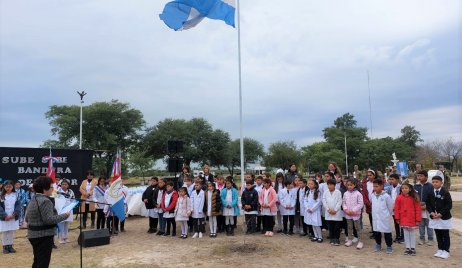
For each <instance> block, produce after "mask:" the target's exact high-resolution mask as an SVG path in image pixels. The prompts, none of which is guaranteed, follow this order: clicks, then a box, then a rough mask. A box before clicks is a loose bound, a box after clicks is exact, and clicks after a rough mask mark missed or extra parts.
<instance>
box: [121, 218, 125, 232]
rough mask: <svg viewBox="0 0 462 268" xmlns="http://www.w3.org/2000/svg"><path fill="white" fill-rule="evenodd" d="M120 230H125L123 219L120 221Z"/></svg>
mask: <svg viewBox="0 0 462 268" xmlns="http://www.w3.org/2000/svg"><path fill="white" fill-rule="evenodd" d="M120 230H121V231H124V230H125V220H123V221H120Z"/></svg>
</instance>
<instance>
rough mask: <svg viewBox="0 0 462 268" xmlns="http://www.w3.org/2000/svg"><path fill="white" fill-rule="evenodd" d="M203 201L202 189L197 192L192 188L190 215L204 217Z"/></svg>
mask: <svg viewBox="0 0 462 268" xmlns="http://www.w3.org/2000/svg"><path fill="white" fill-rule="evenodd" d="M204 202H205V195H204V191H203V190H200V192H199V194H197V191H196V190H193V191H192V193H191V197H190V204H191V211H192V213H191V217H193V218H196V219H199V218H205V214H204V211H203V210H204Z"/></svg>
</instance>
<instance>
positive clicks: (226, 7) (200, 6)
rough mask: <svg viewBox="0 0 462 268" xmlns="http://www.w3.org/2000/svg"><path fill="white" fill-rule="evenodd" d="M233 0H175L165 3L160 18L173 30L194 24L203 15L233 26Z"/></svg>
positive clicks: (184, 28) (234, 4) (190, 26)
mask: <svg viewBox="0 0 462 268" xmlns="http://www.w3.org/2000/svg"><path fill="white" fill-rule="evenodd" d="M235 11H236V1H235V0H176V1H172V2H169V3H167V4H166V5H165V7H164V11H163V12H162V14H160V15H159V17H160V19H161V20H163V21H164V23H165V24H167V26H168V27H170V28H172V29H173V30H175V31H178V30H180V31H181V30H187V29H190V28H192V27H194V26H196V25H197V24H198V23H199V22H201V21H202V20H203V19H204V18H205V17H207V18H209V19H214V20H222V21H224V22H225V23H226V24H228V25H231V26H233V27H235V25H234V13H235Z"/></svg>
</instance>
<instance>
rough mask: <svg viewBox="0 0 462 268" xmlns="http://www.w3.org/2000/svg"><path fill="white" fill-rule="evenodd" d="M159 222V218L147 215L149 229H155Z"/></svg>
mask: <svg viewBox="0 0 462 268" xmlns="http://www.w3.org/2000/svg"><path fill="white" fill-rule="evenodd" d="M158 222H159V218H151V217H149V230H157V223H158Z"/></svg>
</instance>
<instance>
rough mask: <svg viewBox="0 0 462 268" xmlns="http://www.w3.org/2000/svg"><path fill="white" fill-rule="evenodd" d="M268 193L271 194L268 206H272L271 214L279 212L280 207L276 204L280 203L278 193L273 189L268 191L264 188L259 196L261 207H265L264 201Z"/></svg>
mask: <svg viewBox="0 0 462 268" xmlns="http://www.w3.org/2000/svg"><path fill="white" fill-rule="evenodd" d="M266 191H269V193H268V205H269V206H270V211H271V212H277V211H278V206H277V205H276V202H277V201H278V195H277V194H276V191H275V190H274V188H273V187H270V188H269V189H266V188H265V187H263V189H262V190H261V192H260V195H259V196H258V201H259V203H260V206H262V205H263V200H264V197H265V192H266Z"/></svg>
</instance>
